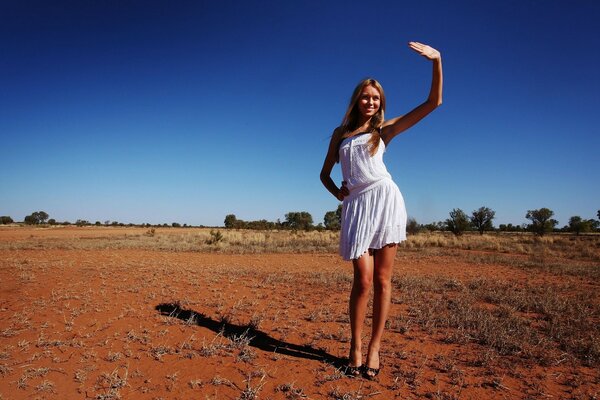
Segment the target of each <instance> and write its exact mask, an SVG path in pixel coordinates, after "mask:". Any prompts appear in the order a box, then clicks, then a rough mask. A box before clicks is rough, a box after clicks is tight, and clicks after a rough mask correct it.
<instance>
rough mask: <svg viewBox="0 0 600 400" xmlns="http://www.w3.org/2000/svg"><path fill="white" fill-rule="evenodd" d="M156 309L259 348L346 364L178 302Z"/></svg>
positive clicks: (162, 305)
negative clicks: (188, 307) (248, 339)
mask: <svg viewBox="0 0 600 400" xmlns="http://www.w3.org/2000/svg"><path fill="white" fill-rule="evenodd" d="M155 308H156V310H157V311H159V312H160V313H161V314H162V315H165V316H168V317H172V318H177V319H180V320H182V321H186V322H187V323H192V324H195V325H198V326H202V327H205V328H208V329H210V330H211V331H213V332H215V333H221V334H222V335H223V336H224V337H226V338H228V339H235V338H236V337H237V338H239V337H240V336H241V335H245V336H246V337H248V338H250V342H249V345H250V346H252V347H256V348H257V349H260V350H263V351H268V352H270V353H277V354H283V355H287V356H291V357H297V358H305V359H309V360H319V361H323V362H325V363H328V364H332V365H333V366H335V367H336V368H341V367H342V366H344V365H345V364H346V362H347V361H346V360H345V359H343V358H340V357H336V356H333V355H331V354H329V353H327V352H326V351H324V350H321V349H315V348H313V347H311V346H308V345H303V346H301V345H298V344H294V343H288V342H284V341H282V340H278V339H275V338H272V337H271V336H269V335H267V334H266V333H264V332H262V331H260V330H258V329H256V328H254V327H252V326H248V325H235V324H232V323H229V322H225V321H216V320H214V319H212V318H210V317H207V316H205V315H203V314H199V313H197V312H195V311H192V310H186V309H183V308H181V307H180V306H179V304H177V303H161V304H159V305H157V306H156V307H155Z"/></svg>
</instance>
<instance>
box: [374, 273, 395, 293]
mask: <svg viewBox="0 0 600 400" xmlns="http://www.w3.org/2000/svg"><path fill="white" fill-rule="evenodd" d="M373 286H374V290H375V291H376V292H389V291H391V290H392V277H391V276H390V275H389V274H377V276H375V278H374V280H373Z"/></svg>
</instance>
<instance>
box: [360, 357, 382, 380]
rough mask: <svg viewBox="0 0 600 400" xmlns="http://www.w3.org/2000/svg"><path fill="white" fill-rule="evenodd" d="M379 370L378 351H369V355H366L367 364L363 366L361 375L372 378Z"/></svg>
mask: <svg viewBox="0 0 600 400" xmlns="http://www.w3.org/2000/svg"><path fill="white" fill-rule="evenodd" d="M380 370H381V367H380V365H379V351H372V350H371V351H369V355H368V356H367V364H366V365H365V366H364V368H363V377H365V378H366V379H370V380H373V379H375V377H376V376H377V375H379V371H380Z"/></svg>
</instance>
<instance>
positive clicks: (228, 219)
mask: <svg viewBox="0 0 600 400" xmlns="http://www.w3.org/2000/svg"><path fill="white" fill-rule="evenodd" d="M236 222H237V218H236V217H235V215H234V214H228V215H226V216H225V222H224V224H225V228H227V229H231V228H233V227H235V225H236Z"/></svg>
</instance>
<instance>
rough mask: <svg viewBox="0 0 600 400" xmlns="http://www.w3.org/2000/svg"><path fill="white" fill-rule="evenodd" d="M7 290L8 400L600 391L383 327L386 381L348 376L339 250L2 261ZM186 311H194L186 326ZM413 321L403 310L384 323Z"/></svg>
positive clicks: (520, 395)
mask: <svg viewBox="0 0 600 400" xmlns="http://www.w3.org/2000/svg"><path fill="white" fill-rule="evenodd" d="M114 232H117V233H118V234H119V235H122V234H123V233H124V230H122V229H120V230H111V229H96V228H94V229H85V230H78V229H76V228H73V229H69V230H52V229H48V230H33V229H25V228H22V229H21V228H20V229H8V230H7V229H3V230H0V242H6V241H9V242H10V241H21V240H27V239H28V238H31V237H32V235H33V236H35V237H36V238H38V237H46V238H52V237H57V238H60V237H74V238H81V237H84V236H87V237H97V236H110V235H111V234H113V233H114ZM132 232H138V233H139V232H140V231H139V229H138V230H137V231H136V230H135V229H132ZM69 235H72V236H69ZM407 276H409V277H417V278H418V277H423V278H428V277H442V278H447V279H453V280H456V281H459V282H468V281H470V280H473V279H479V278H482V277H484V278H489V279H496V280H500V281H505V282H514V283H515V284H516V285H519V284H521V283H523V282H529V283H532V282H536V281H539V282H554V281H556V280H558V279H560V280H561V282H563V283H565V282H571V283H573V284H574V285H579V284H585V285H590V286H591V287H593V288H595V289H597V285H598V283H596V282H589V281H588V280H586V279H584V278H581V277H568V276H567V277H565V276H561V277H557V276H554V275H551V274H549V273H544V272H540V271H527V270H523V269H518V268H513V267H508V266H500V265H497V266H494V265H485V266H481V265H476V264H473V263H469V262H467V261H463V260H461V259H460V257H455V256H444V255H431V256H420V257H415V253H414V252H413V253H402V252H400V253H399V254H398V257H397V259H396V265H395V277H396V278H402V277H407ZM0 281H1V282H2V283H1V286H0V399H2V400H5V399H30V398H49V399H54V398H55V399H81V398H92V399H117V398H124V399H190V398H202V399H205V398H206V399H237V398H242V399H250V398H254V397H252V395H253V393H255V394H256V398H260V399H300V398H311V399H336V398H339V399H342V398H343V399H367V398H374V399H391V398H402V399H416V398H422V397H425V398H430V399H454V398H460V399H530V398H531V399H532V398H565V399H571V398H581V399H594V398H598V396H599V395H600V373H599V372H598V371H597V370H595V369H594V368H591V367H585V366H582V365H581V364H580V363H577V362H575V361H573V360H570V359H569V360H566V358H565V360H566V361H564V362H557V363H554V364H552V365H544V366H543V365H539V364H537V363H536V362H534V361H531V360H522V359H520V358H519V357H518V356H510V357H508V356H499V355H497V354H496V355H494V354H493V352H490V351H489V350H487V349H485V348H483V347H482V346H480V345H478V344H476V343H467V344H464V345H458V344H452V343H447V342H445V341H444V340H442V338H441V337H440V335H439V333H436V332H435V331H434V332H429V331H427V330H425V329H422V328H420V327H419V326H418V325H416V324H414V325H412V326H410V327H409V329H408V330H407V331H405V332H404V333H402V331H401V330H399V329H394V328H392V329H389V330H388V331H386V335H385V337H384V343H383V349H382V354H381V358H382V364H383V368H382V372H381V374H380V376H379V379H378V380H377V381H368V380H365V379H362V378H347V377H343V376H341V375H340V374H339V372H338V370H337V369H336V367H337V366H339V362H343V361H342V360H341V359H343V358H344V357H345V356H346V355H347V352H348V348H349V342H348V334H349V329H348V322H347V298H348V294H349V288H350V283H351V268H350V264H349V263H347V262H344V261H342V260H341V259H340V258H339V257H338V256H337V255H335V254H253V255H227V254H203V253H184V252H165V251H148V250H135V249H133V250H131V249H129V250H111V249H107V250H62V249H43V248H41V249H36V250H0ZM192 312H193V313H196V314H198V315H196V316H195V318H190V317H193V316H194V315H193V314H192ZM405 312H406V305H405V304H402V302H399V301H395V302H394V304H392V310H391V315H390V320H392V319H393V318H394V317H397V316H399V315H401V314H402V313H405ZM169 314H170V315H169ZM222 326H225V331H224V332H221V331H220V329H221V327H222ZM249 326H250V327H252V328H253V329H251V330H250V331H248V333H247V334H246V335H244V330H245V329H246V328H247V327H249ZM368 328H369V327H366V332H365V335H366V338H367V339H368V333H369V330H368ZM245 339H246V340H245ZM488 356H489V357H488ZM482 360H485V362H484V363H483V364H482V362H481V361H482ZM486 362H487V364H486Z"/></svg>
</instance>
